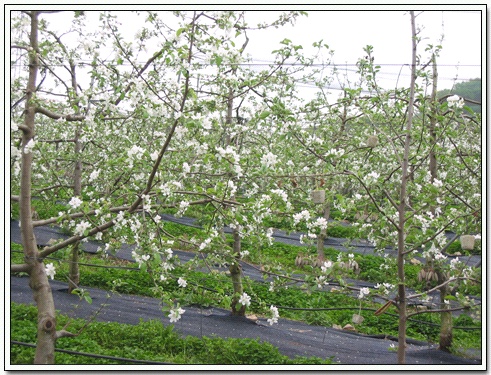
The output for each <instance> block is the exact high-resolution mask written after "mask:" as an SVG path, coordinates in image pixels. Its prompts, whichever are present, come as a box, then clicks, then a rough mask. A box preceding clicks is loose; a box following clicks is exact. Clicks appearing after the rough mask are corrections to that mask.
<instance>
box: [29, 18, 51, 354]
mask: <svg viewBox="0 0 491 375" xmlns="http://www.w3.org/2000/svg"><path fill="white" fill-rule="evenodd" d="M29 15H30V17H31V35H30V45H31V47H32V50H31V51H30V52H29V78H28V84H27V90H26V99H27V100H26V109H25V117H24V127H23V129H22V147H23V151H25V146H26V145H27V144H28V143H29V142H31V141H32V140H33V138H34V134H35V129H34V128H35V126H34V125H35V122H34V121H35V116H36V111H35V108H34V106H33V103H32V97H33V95H34V93H35V91H36V78H37V73H38V66H39V60H38V57H37V51H38V49H39V48H38V24H39V19H38V17H39V13H38V12H36V11H32V12H30V13H29ZM32 161H33V156H32V151H31V152H27V153H26V152H22V166H21V181H20V222H21V240H22V246H23V250H24V256H25V260H26V263H27V264H28V266H29V271H28V273H29V286H30V287H31V289H32V291H33V296H34V301H35V302H36V305H37V309H38V328H37V346H36V353H35V357H34V363H35V364H53V363H54V358H55V354H54V353H55V350H54V349H55V342H56V338H55V332H56V318H55V305H54V301H53V295H52V293H51V287H50V285H49V282H48V278H47V275H46V269H45V266H44V263H43V260H42V259H41V258H40V256H39V251H38V248H37V243H36V237H35V235H34V227H33V224H32V217H31V198H32V197H31V176H32Z"/></svg>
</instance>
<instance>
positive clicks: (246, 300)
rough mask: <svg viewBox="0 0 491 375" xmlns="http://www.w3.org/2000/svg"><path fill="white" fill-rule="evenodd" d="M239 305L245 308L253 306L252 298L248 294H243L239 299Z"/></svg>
mask: <svg viewBox="0 0 491 375" xmlns="http://www.w3.org/2000/svg"><path fill="white" fill-rule="evenodd" d="M239 303H240V304H241V305H244V306H250V304H251V297H250V296H248V295H247V293H245V292H244V293H242V295H241V296H240V298H239Z"/></svg>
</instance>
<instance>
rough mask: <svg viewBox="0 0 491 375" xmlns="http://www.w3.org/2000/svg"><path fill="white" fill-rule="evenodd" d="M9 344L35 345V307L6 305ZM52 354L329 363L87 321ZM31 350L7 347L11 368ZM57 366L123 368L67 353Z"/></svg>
mask: <svg viewBox="0 0 491 375" xmlns="http://www.w3.org/2000/svg"><path fill="white" fill-rule="evenodd" d="M10 310H11V339H12V340H14V341H20V342H26V343H34V342H36V316H37V312H36V308H35V307H33V306H26V305H22V304H15V303H12V304H11V309H10ZM68 319H69V318H68V317H67V316H65V315H60V314H59V315H58V316H57V325H58V327H57V329H60V328H62V327H63V326H64V325H65V324H66V323H67V322H68ZM84 325H85V321H84V320H82V319H70V326H69V329H70V331H72V332H77V331H78V330H80V329H81V328H82V327H83V326H84ZM56 347H57V348H58V349H67V350H71V351H77V352H83V353H95V354H99V355H104V356H112V357H119V358H129V359H138V360H147V361H157V362H166V363H173V364H217V365H218V364H220V365H226V364H234V365H241V364H242V365H244V364H248V365H260V364H261V365H264V364H279V365H292V364H330V363H331V362H332V361H331V360H330V359H322V358H317V357H297V358H294V359H290V358H288V357H287V356H285V355H282V354H281V353H280V352H279V350H278V348H276V347H274V346H273V345H271V344H270V343H268V342H261V341H259V340H258V339H237V338H226V339H224V338H219V337H206V336H205V337H202V338H199V337H193V336H187V337H181V336H180V335H179V334H178V333H177V332H175V331H174V329H173V326H164V325H163V324H162V323H161V322H160V321H155V320H152V321H140V323H139V324H137V325H128V324H120V323H102V322H92V323H91V324H89V325H88V326H87V328H86V329H85V330H83V331H82V333H81V334H80V335H79V336H77V337H70V338H62V339H60V340H58V341H57V345H56ZM33 357H34V349H33V348H28V347H23V346H18V345H12V347H11V359H10V360H11V364H15V365H21V364H31V363H32V360H33ZM55 361H56V364H57V365H63V364H70V365H73V364H85V365H93V364H102V365H107V364H125V363H126V364H127V363H128V362H122V361H117V360H109V359H100V358H91V357H86V356H78V355H73V354H65V353H56V357H55Z"/></svg>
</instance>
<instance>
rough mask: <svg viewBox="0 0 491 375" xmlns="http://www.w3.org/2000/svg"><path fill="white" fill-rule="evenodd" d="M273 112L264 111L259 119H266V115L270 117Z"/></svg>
mask: <svg viewBox="0 0 491 375" xmlns="http://www.w3.org/2000/svg"><path fill="white" fill-rule="evenodd" d="M270 114H271V112H269V111H264V112H262V113H261V114H260V115H259V119H261V120H264V119H265V118H266V117H268V116H269V115H270Z"/></svg>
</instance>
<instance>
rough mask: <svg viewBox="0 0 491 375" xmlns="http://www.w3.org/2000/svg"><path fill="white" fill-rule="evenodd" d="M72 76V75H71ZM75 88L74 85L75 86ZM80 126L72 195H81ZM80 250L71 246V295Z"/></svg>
mask: <svg viewBox="0 0 491 375" xmlns="http://www.w3.org/2000/svg"><path fill="white" fill-rule="evenodd" d="M73 74H74V73H73ZM75 86H76V85H75ZM79 129H80V125H79V124H77V130H76V131H75V158H76V161H75V171H74V175H73V176H74V177H73V186H74V188H73V195H74V196H76V197H77V196H81V195H82V162H81V161H80V153H81V151H82V145H81V143H80V130H79ZM79 250H80V241H77V242H75V243H74V244H73V247H72V254H71V261H70V266H69V271H68V275H69V280H68V293H71V292H72V291H73V290H74V289H76V288H78V284H79V282H80V267H79V265H78V256H79Z"/></svg>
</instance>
